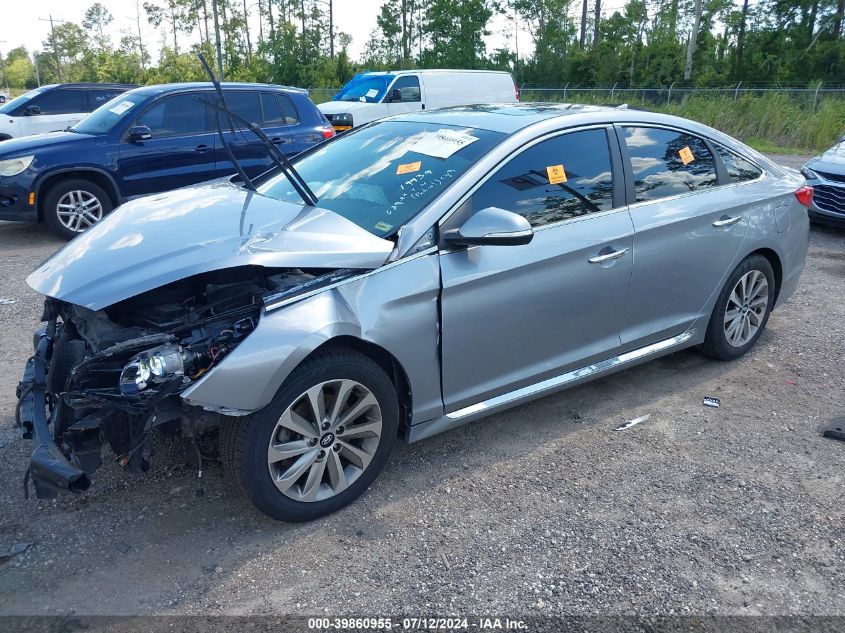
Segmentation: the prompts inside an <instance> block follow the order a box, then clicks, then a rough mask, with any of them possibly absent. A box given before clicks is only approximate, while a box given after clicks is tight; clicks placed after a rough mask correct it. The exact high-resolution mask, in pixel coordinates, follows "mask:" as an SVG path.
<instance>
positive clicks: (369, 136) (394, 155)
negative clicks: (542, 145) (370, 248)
mask: <svg viewBox="0 0 845 633" xmlns="http://www.w3.org/2000/svg"><path fill="white" fill-rule="evenodd" d="M504 138H505V135H504V134H501V133H499V132H491V131H489V130H478V129H474V128H462V127H456V126H450V125H442V124H435V123H415V122H410V121H384V122H381V123H375V124H373V125H369V126H366V127H362V128H360V129H358V130H353V131H352V132H348V133H347V134H344V135H343V136H341V137H338V138H337V140H334V141H332V142H331V143H327V144H325V145H321V146H317V148H316V149H314V150H311V151H310V152H307V153H305V154H303V155H301V156H300V157H298V158H296V159H294V161H293V163H294V166H295V167H296V170H297V171H298V172H299V174H300V175H301V176H302V177H303V178H304V179H305V182H307V183H308V186H309V187H310V188H311V190H312V191H313V192H314V194H315V195H316V196H317V199H318V200H319V201H320V202H319V206H320V207H321V208H324V209H329V210H330V211H334V212H335V213H337V214H338V215H342V216H343V217H345V218H347V219H348V220H351V221H352V222H354V223H355V224H357V225H358V226H360V227H361V228H363V229H366V230H367V231H369V232H370V233H372V234H374V235H377V236H379V237H387V236H389V235H392V234H394V233H395V232H396V231H398V230H399V228H400V227H401V226H402V225H403V224H405V223H407V222H408V221H409V220H410V219H411V218H413V217H414V216H416V215H417V214H418V213H419V212H420V211H421V210H422V209H423V208H424V207H425V206H426V205H427V204H428V203H429V202H431V201H432V200H434V199H435V198H436V197H437V196H439V195H440V194H441V193H442V192H443V191H445V190H446V188H447V187H449V185H451V184H452V183H453V182H454V181H455V180H456V179H457V178H458V177H459V176H461V175H462V174H463V173H464V172H465V171H466V170H467V169H469V167H471V166H472V165H473V164H474V163H476V162H477V161H478V160H479V159H480V158H481V157H483V156H484V155H485V154H487V153H488V152H489V151H490V150H491V149H492V148H493V147H495V146H496V145H498V144H499V143H500V142H501V141H502V140H503V139H504ZM258 193H260V194H263V195H265V196H269V197H271V198H276V199H277V200H283V201H285V202H293V203H297V204H301V202H302V201H301V199H300V197H299V195H298V194H297V193H296V190H295V189H294V188H293V187H292V186H291V184H290V182H289V181H288V180H287V178H286V177H285V176H284V174H275V175H273V176H271V177H270V178H269V180H267V181H265V182H263V183H261V184H260V185H259V186H258Z"/></svg>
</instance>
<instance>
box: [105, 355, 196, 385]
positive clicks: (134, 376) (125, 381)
mask: <svg viewBox="0 0 845 633" xmlns="http://www.w3.org/2000/svg"><path fill="white" fill-rule="evenodd" d="M195 357H196V354H194V353H193V352H191V351H187V350H183V349H182V348H181V347H179V346H177V345H162V346H160V347H154V348H153V349H150V350H147V351H146V352H142V353H141V354H138V355H137V356H135V357H133V358H132V360H130V361H129V362H128V363H126V366H125V367H124V368H123V371H121V372H120V393H122V394H123V395H124V396H134V395H137V394H139V393H140V392H141V391H144V390H145V389H147V388H148V387H150V386H151V385H154V384H155V383H157V382H162V381H164V380H167V379H169V378H174V377H177V376H184V375H185V365H186V364H188V363H190V362H191V361H192V360H194V359H195Z"/></svg>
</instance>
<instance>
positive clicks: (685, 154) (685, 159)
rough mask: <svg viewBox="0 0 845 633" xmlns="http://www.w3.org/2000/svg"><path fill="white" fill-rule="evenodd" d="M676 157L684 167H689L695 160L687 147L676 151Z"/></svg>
mask: <svg viewBox="0 0 845 633" xmlns="http://www.w3.org/2000/svg"><path fill="white" fill-rule="evenodd" d="M678 156H680V157H681V162H682V163H683V164H684V165H689V164H690V163H691V162H692V161H694V160H695V156H693V155H692V150H691V149H690V148H689V146H686V147H682V148H681V149H679V150H678Z"/></svg>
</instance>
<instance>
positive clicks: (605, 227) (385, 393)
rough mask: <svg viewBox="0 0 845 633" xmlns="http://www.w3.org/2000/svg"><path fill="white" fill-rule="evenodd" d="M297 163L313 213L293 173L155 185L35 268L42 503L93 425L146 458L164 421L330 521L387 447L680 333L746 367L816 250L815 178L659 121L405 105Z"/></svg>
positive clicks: (28, 377)
mask: <svg viewBox="0 0 845 633" xmlns="http://www.w3.org/2000/svg"><path fill="white" fill-rule="evenodd" d="M294 165H295V167H296V170H297V171H298V173H299V174H300V175H301V177H302V180H303V181H304V182H305V183H307V185H308V187H309V188H310V189H311V190H312V191H313V193H314V195H315V196H316V198H317V200H318V204H317V205H316V206H309V205H305V204H303V203H302V200H301V199H300V196H301V195H303V194H302V191H301V186H298V185H296V184H295V183H292V182H291V180H290V179H289V178H288V177H287V176H285V175H284V173H283V172H270V173H268V174H265V175H264V176H262V177H261V178H259V179H258V181H257V182H255V183H254V187H252V188H250V187H245V186H244V185H243V183H239V181H238V180H237V179H231V180H228V179H224V180H221V181H217V182H213V183H210V184H207V185H203V186H198V187H193V188H187V189H181V190H177V191H174V192H171V193H168V194H161V195H158V196H153V197H150V198H143V199H139V200H136V201H133V202H130V203H128V204H126V205H124V206H123V207H121V208H119V209H118V210H117V211H115V212H114V213H112V214H111V215H110V216H109V217H107V218H105V219H104V220H103V221H102V222H101V223H99V224H98V225H97V226H95V227H94V228H93V229H92V230H90V231H88V232H86V233H85V234H83V235H81V236H80V237H78V238H76V239H75V240H73V241H72V242H70V243H69V244H68V245H67V246H66V247H65V248H64V249H63V250H62V251H60V252H59V253H58V254H56V255H55V256H54V257H53V258H52V259H51V260H48V261H47V262H45V263H44V264H43V265H42V266H41V267H40V268H39V269H38V270H36V271H35V272H34V273H33V274H32V275H31V276H30V277H29V279H28V281H29V283H30V284H31V285H32V287H33V288H35V289H36V290H38V291H39V292H41V293H43V294H44V295H45V296H46V297H47V299H46V302H45V310H44V317H43V319H44V320H45V321H46V326H45V329H43V330H42V331H41V332H40V333H39V334H38V335H37V336H36V353H35V355H34V356H33V359H31V361H30V363H29V364H28V365H27V369H26V372H25V375H24V380H23V381H22V383H21V388H20V396H21V412H22V413H21V418H22V420H21V423H22V424H23V426H24V427H25V428H27V429H29V430H30V431H32V432H33V433H34V437H35V439H36V445H37V446H36V450H35V453H34V454H33V458H32V462H31V474H32V477H33V480H34V483H35V487H36V492H37V493H38V494H39V495H40V496H50V495H52V494H55V492H56V491H59V490H70V491H72V492H80V491H83V490H85V489H86V488H87V487H88V486H89V485H90V476H91V474H92V473H93V471H94V469H95V468H96V466H98V465H99V459H100V458H99V444H98V441H100V440H101V438H103V437H104V438H106V439H107V440H108V441H109V443H110V444H111V447H112V450H114V451H115V453H117V454H118V456H119V457H118V461H119V463H121V464H122V465H124V466H126V467H127V468H137V469H143V468H145V467H146V465H147V463H148V460H149V458H150V455H151V450H150V436H151V434H152V433H153V432H155V431H156V430H157V429H159V428H162V427H164V426H170V427H173V426H176V428H177V429H178V430H180V431H181V432H182V433H183V434H184V435H186V436H188V437H191V438H194V440H196V438H198V437H199V436H201V435H202V434H203V433H204V432H205V431H206V430H207V429H209V428H213V427H217V426H219V427H220V438H221V439H220V447H221V448H220V450H221V457H222V460H223V462H224V464H225V466H226V468H227V470H228V471H229V473H230V474H231V476H232V477H233V479H234V480H235V481H236V482H237V484H238V485H239V486H240V488H241V489H242V490H243V492H244V494H245V496H246V497H247V498H249V499H250V500H251V501H252V502H253V503H254V504H255V505H256V506H257V507H258V508H259V509H260V510H261V511H263V512H265V513H266V514H268V515H270V516H272V517H274V518H277V519H281V520H288V521H301V520H307V519H312V518H315V517H318V516H321V515H324V514H326V513H328V512H332V511H334V510H337V509H339V508H341V507H343V506H345V505H346V504H348V503H350V502H351V501H353V500H354V499H355V498H356V497H358V496H359V495H360V494H361V493H362V492H363V491H364V490H365V489H366V488H367V487H368V486H369V485H370V484H371V483H372V481H373V480H374V479H375V477H376V476H377V475H378V473H379V471H380V470H381V469H382V467H383V466H384V464H385V462H386V460H387V458H388V454H389V453H390V450H391V447H392V446H393V443H394V441H395V439H396V438H397V437H403V438H404V439H406V440H407V441H411V442H414V441H418V440H422V439H424V438H427V437H429V436H431V435H433V434H435V433H440V432H442V431H446V430H448V429H452V428H454V427H457V426H460V425H462V424H466V423H467V422H470V421H472V420H475V419H478V418H481V417H483V416H486V415H489V414H491V413H494V412H497V411H501V410H503V409H506V408H508V407H512V406H515V405H518V404H520V403H523V402H526V401H528V400H531V399H533V398H538V397H541V396H543V395H546V394H549V393H552V392H554V391H557V390H560V389H564V388H567V387H571V386H572V385H576V384H578V383H580V382H583V381H586V380H591V379H594V378H598V377H601V376H605V375H607V374H609V373H612V372H615V371H618V370H621V369H624V368H627V367H631V366H633V365H636V364H638V363H642V362H645V361H648V360H651V359H654V358H657V357H659V356H661V355H664V354H669V353H672V352H675V351H677V350H680V349H683V348H686V347H691V346H698V347H699V348H700V349H701V351H702V352H703V353H705V354H707V355H709V356H712V357H714V358H716V359H720V360H732V359H735V358H738V357H739V356H742V355H743V354H745V353H746V352H747V351H748V350H749V349H750V348H751V347H752V346H753V345H754V344H755V343H756V342H757V340H758V338H759V337H760V334H761V333H762V331H763V329H764V328H765V327H766V322H767V320H768V318H769V315H770V313H771V311H772V310H773V309H774V308H775V307H777V306H778V305H780V304H782V303H783V302H785V301H786V300H787V299H788V298H789V296H790V295H791V294H792V293H793V292H794V291H795V288H796V286H797V284H798V278H799V275H800V273H801V270H802V268H803V266H804V258H805V254H806V251H807V242H808V218H807V209H806V207H807V206H808V205H810V204H811V202H812V195H813V192H812V188H810V187H807V186H806V185H805V181H804V178H802V177H801V176H800V175H799V174H798V173H797V172H795V171H792V170H787V169H784V168H782V167H779V166H777V165H775V164H773V163H772V162H770V161H769V160H767V159H766V158H764V157H763V156H761V155H760V154H758V153H757V152H755V151H753V150H751V149H750V148H748V147H747V146H745V145H743V144H742V143H739V142H738V141H736V140H734V139H732V138H730V137H728V136H726V135H724V134H722V133H720V132H718V131H716V130H714V129H711V128H708V127H705V126H703V125H699V124H697V123H693V122H691V121H687V120H684V119H679V118H675V117H671V116H664V115H659V114H654V113H648V112H640V111H635V110H628V109H615V108H601V107H589V106H573V105H544V104H522V105H513V104H511V105H506V106H474V107H462V108H452V109H445V110H440V111H431V112H426V113H417V114H408V115H401V116H399V117H394V118H391V119H386V120H383V121H381V122H377V123H374V124H370V125H367V126H363V127H361V128H356V129H355V130H353V131H352V132H350V133H348V134H345V135H343V136H340V137H339V138H336V139H334V140H332V141H330V142H327V143H324V144H322V145H319V146H317V147H316V148H314V149H312V150H309V151H308V152H306V153H304V154H302V155H300V156H299V157H298V158H297V159H295V161H294ZM50 394H52V395H50ZM59 402H61V403H62V406H58V404H57V403H59ZM45 403H46V405H47V406H46V415H45V413H44V412H45ZM48 424H49V425H52V426H53V427H54V428H53V430H52V432H50V433H48V432H47V431H46V430H45V429H46V428H47V425H48ZM196 453H197V455H196V457H197V459H198V460H199V461H200V462H201V455H200V452H199V450H198V449H197V451H196Z"/></svg>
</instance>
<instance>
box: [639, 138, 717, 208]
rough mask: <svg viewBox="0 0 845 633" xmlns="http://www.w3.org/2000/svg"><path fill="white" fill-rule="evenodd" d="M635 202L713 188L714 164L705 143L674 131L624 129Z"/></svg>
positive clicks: (714, 184)
mask: <svg viewBox="0 0 845 633" xmlns="http://www.w3.org/2000/svg"><path fill="white" fill-rule="evenodd" d="M623 136H624V138H625V144H626V145H627V147H628V154H629V155H630V157H631V169H632V171H633V173H634V189H635V191H636V202H646V201H649V200H658V199H660V198H668V197H669V196H677V195H680V194H682V193H689V192H691V191H698V190H699V189H705V188H707V187H715V186H716V185H717V184H718V182H717V178H716V162H715V160H714V158H713V155H712V154H711V153H710V150H708V149H707V145H705V143H704V141H703V140H702V139H700V138H698V137H696V136H692V135H690V134H684V133H683V132H678V131H676V130H667V129H663V128H654V127H625V128H623Z"/></svg>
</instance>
